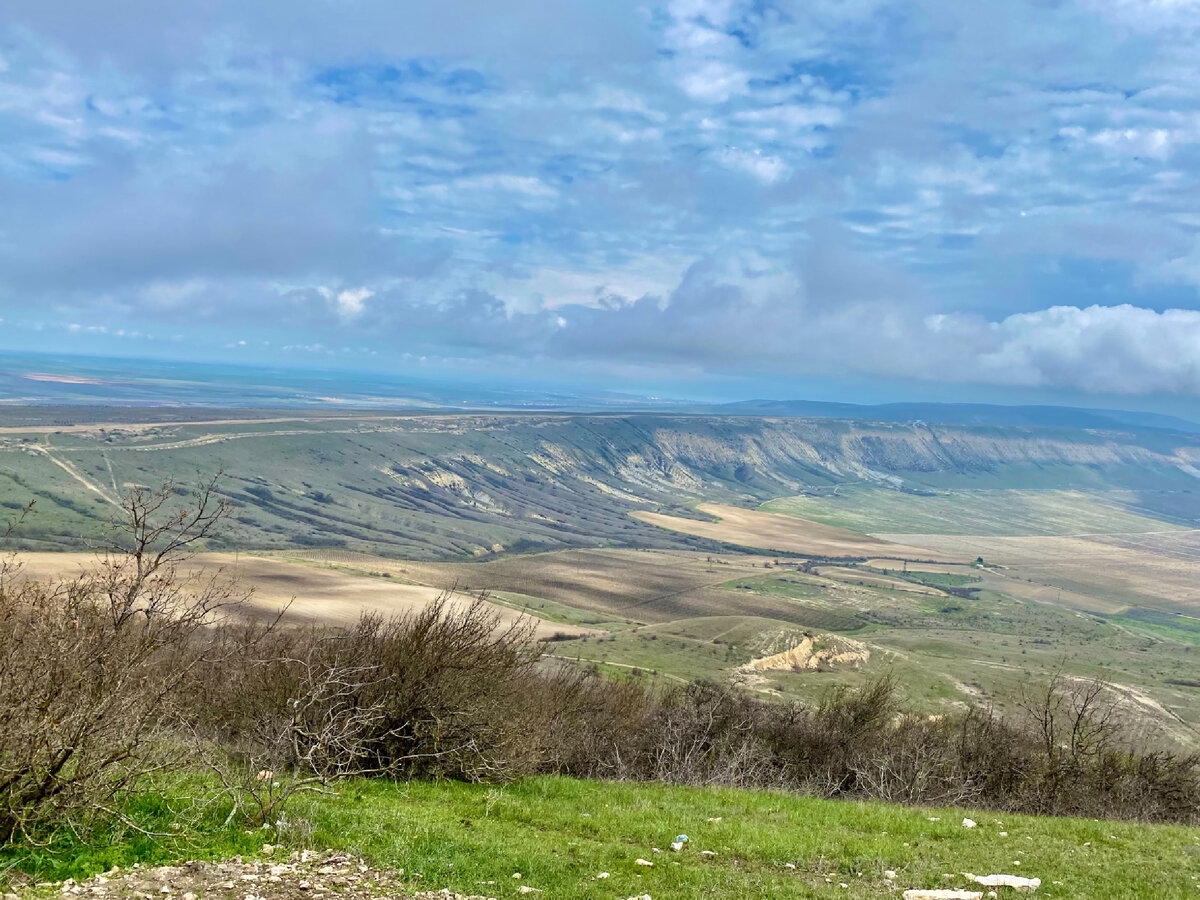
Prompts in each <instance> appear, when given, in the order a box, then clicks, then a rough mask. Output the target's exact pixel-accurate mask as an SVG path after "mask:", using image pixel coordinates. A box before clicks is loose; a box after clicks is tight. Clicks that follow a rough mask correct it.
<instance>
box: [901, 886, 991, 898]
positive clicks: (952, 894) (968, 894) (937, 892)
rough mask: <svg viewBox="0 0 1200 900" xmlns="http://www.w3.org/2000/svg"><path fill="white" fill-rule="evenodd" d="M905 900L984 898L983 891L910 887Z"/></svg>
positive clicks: (905, 893) (905, 894)
mask: <svg viewBox="0 0 1200 900" xmlns="http://www.w3.org/2000/svg"><path fill="white" fill-rule="evenodd" d="M904 900H983V891H958V890H953V889H950V888H936V889H932V890H931V889H926V888H910V889H909V890H907V891H905V892H904Z"/></svg>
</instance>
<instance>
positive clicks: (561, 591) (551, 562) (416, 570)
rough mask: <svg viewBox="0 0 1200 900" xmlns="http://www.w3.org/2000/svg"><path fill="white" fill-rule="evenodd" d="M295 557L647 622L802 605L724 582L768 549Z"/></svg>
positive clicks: (784, 613)
mask: <svg viewBox="0 0 1200 900" xmlns="http://www.w3.org/2000/svg"><path fill="white" fill-rule="evenodd" d="M288 557H289V558H291V559H297V560H304V561H307V562H309V563H310V564H313V565H324V566H339V567H347V568H351V569H354V570H358V571H373V572H386V573H388V574H389V575H391V576H392V577H393V578H396V579H401V580H404V581H408V582H413V583H416V584H425V585H435V586H446V585H457V586H458V587H459V589H460V590H469V591H472V592H476V591H496V592H513V593H517V594H522V595H525V596H529V597H536V598H541V599H544V600H550V601H553V602H555V603H561V604H564V605H566V606H570V607H574V608H575V609H578V610H587V611H589V612H594V613H598V614H600V615H603V616H609V617H612V618H620V619H626V618H627V619H629V620H632V621H639V622H648V623H653V622H669V621H673V620H675V619H680V618H689V617H693V616H719V615H730V614H737V615H758V616H763V617H765V618H770V619H777V620H782V621H789V622H790V621H793V620H794V619H795V618H796V617H797V616H798V615H800V610H799V609H798V607H797V605H796V604H795V603H794V602H793V601H791V600H788V599H786V598H781V597H772V596H765V595H759V594H752V593H741V592H739V593H734V592H732V591H730V590H728V589H727V588H725V587H721V585H724V584H725V583H726V582H729V581H734V580H736V579H738V578H742V577H746V576H753V575H758V574H761V573H762V566H763V564H764V563H767V562H769V561H770V558H769V557H763V556H751V555H741V554H728V555H719V554H705V553H697V552H693V551H668V550H629V549H615V548H614V549H593V550H560V551H555V552H552V553H535V554H528V555H516V556H506V557H500V558H498V559H493V560H488V561H487V562H478V563H476V562H471V563H425V562H410V561H403V560H388V559H382V558H380V557H375V556H367V555H365V554H360V553H351V552H346V551H340V550H332V551H330V550H312V551H295V552H291V553H289V554H288Z"/></svg>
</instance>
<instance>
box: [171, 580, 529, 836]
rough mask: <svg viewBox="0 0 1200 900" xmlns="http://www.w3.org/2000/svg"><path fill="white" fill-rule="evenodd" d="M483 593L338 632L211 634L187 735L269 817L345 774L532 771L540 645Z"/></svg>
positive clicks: (235, 790) (253, 810) (235, 629)
mask: <svg viewBox="0 0 1200 900" xmlns="http://www.w3.org/2000/svg"><path fill="white" fill-rule="evenodd" d="M530 632H531V626H530V623H529V622H528V621H525V620H519V621H517V622H515V623H513V624H512V625H510V626H508V627H501V624H500V620H499V617H498V614H497V613H496V612H495V611H493V610H492V609H491V608H490V607H489V606H488V605H487V604H486V603H485V602H484V601H483V600H479V601H476V602H474V603H471V604H469V605H466V606H463V605H461V604H459V603H458V602H456V601H453V600H452V598H451V596H450V595H449V594H446V595H443V596H442V597H439V598H438V599H437V600H435V601H434V602H433V603H431V604H428V605H427V606H426V607H424V608H423V609H421V610H420V611H417V612H414V613H411V614H409V615H406V616H402V617H393V618H384V617H381V616H377V615H368V616H364V617H363V618H362V619H361V620H360V621H359V622H358V623H357V624H356V625H354V626H353V627H351V628H348V629H344V630H318V629H296V628H274V627H271V626H262V625H254V624H250V625H239V626H230V627H227V628H225V629H223V630H222V631H221V632H220V633H219V634H218V635H216V636H215V637H214V639H213V645H214V647H215V648H219V649H217V650H216V651H210V653H209V655H208V658H209V660H210V662H211V663H212V665H210V666H207V667H205V668H203V669H201V670H199V674H200V676H201V681H202V682H203V683H201V684H197V686H196V688H195V689H194V690H193V691H191V692H190V693H191V696H193V697H195V698H197V702H196V703H195V705H194V706H193V708H191V709H190V710H189V711H188V712H187V715H186V716H185V719H186V722H187V729H188V731H189V732H190V733H191V734H192V735H193V736H194V738H195V739H196V740H197V741H199V742H200V743H202V744H203V745H204V746H205V747H206V748H207V751H208V758H209V760H210V765H211V767H212V768H213V769H215V770H216V771H217V772H219V773H220V774H221V777H222V780H223V782H224V784H225V785H226V789H227V790H228V792H229V793H230V795H231V796H232V797H233V798H234V812H231V816H232V815H235V814H236V813H237V811H238V810H242V811H244V812H246V813H247V814H248V817H249V818H250V819H251V820H253V821H255V822H268V821H274V819H275V818H276V817H277V815H278V813H279V812H280V810H282V808H283V807H284V805H285V804H286V803H287V800H288V799H289V798H290V797H291V796H292V795H293V794H294V793H296V792H298V791H303V790H313V789H320V788H322V787H325V786H328V785H330V784H331V783H333V782H334V781H336V780H338V779H341V778H344V777H347V776H350V775H359V776H363V775H368V776H386V777H392V778H411V777H450V778H459V779H466V780H473V781H480V780H488V781H504V780H509V779H512V778H515V777H517V776H519V775H522V774H527V773H529V772H532V771H535V770H536V769H537V768H538V767H539V761H540V756H539V752H538V750H539V739H538V737H539V736H538V734H537V732H536V731H535V730H532V729H531V728H530V723H529V713H530V711H531V709H532V707H531V704H530V698H531V697H532V696H533V695H534V694H536V690H537V687H538V684H539V682H538V680H537V678H536V673H535V667H536V664H537V660H538V658H539V650H538V649H537V647H536V645H535V644H534V643H533V642H532V641H531V639H530V637H531V634H530Z"/></svg>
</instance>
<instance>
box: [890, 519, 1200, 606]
mask: <svg viewBox="0 0 1200 900" xmlns="http://www.w3.org/2000/svg"><path fill="white" fill-rule="evenodd" d="M879 537H882V538H885V539H892V540H896V541H904V542H907V543H910V544H913V545H916V546H918V547H925V548H927V550H926V552H928V553H930V554H933V555H942V556H951V557H957V558H960V559H962V558H969V559H974V558H975V557H976V556H982V557H983V558H984V561H985V562H986V563H988V564H989V566H992V565H995V566H998V567H1001V568H997V569H996V570H995V571H994V572H992V573H990V574H987V573H980V574H983V575H984V586H985V587H991V588H994V589H995V590H999V591H1003V592H1004V593H1007V594H1012V595H1014V596H1021V597H1026V598H1029V599H1037V600H1048V601H1051V602H1058V603H1061V604H1062V605H1065V606H1071V607H1074V608H1078V609H1087V610H1093V611H1097V612H1118V611H1120V610H1121V609H1124V608H1126V607H1129V606H1144V607H1146V608H1149V609H1157V610H1162V611H1164V612H1176V611H1182V612H1185V613H1190V614H1193V615H1195V614H1200V538H1198V537H1197V535H1196V533H1195V532H1186V533H1180V532H1176V533H1165V534H1142V535H1119V536H1118V535H1096V536H1092V537H1025V536H1023V537H979V536H976V537H961V536H955V535H932V534H885V535H879Z"/></svg>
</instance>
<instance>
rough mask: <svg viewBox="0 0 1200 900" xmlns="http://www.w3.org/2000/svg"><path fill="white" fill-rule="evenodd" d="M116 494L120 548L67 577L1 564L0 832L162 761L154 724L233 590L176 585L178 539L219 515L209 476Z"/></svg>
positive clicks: (109, 796)
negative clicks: (42, 576) (187, 494)
mask: <svg viewBox="0 0 1200 900" xmlns="http://www.w3.org/2000/svg"><path fill="white" fill-rule="evenodd" d="M175 499H177V492H176V490H175V488H174V486H173V485H165V486H164V487H163V488H162V489H161V490H159V491H153V492H151V491H143V490H139V491H135V492H134V493H133V494H131V495H130V496H129V497H127V498H126V499H125V504H124V508H123V511H124V514H125V519H124V522H123V524H122V525H121V526H120V531H119V534H118V536H119V538H120V540H121V544H120V546H119V547H118V546H114V547H113V548H111V549H110V550H109V551H108V552H107V553H106V554H105V556H104V557H103V558H102V559H101V560H100V561H99V564H98V566H97V567H96V568H95V569H94V570H93V571H90V572H86V573H84V574H82V575H80V576H79V577H77V578H74V579H70V580H64V581H56V582H49V583H36V582H33V581H31V580H28V579H26V578H24V577H23V576H22V574H21V572H20V570H19V567H14V566H13V565H11V564H7V565H5V566H4V567H3V568H2V569H0V634H3V635H4V640H5V644H6V646H5V652H4V654H2V655H0V843H3V842H7V841H9V840H11V839H12V838H13V837H14V836H15V835H17V834H18V833H20V834H23V835H25V836H26V837H29V836H31V835H32V834H34V833H35V832H36V830H37V828H38V827H39V826H41V825H43V824H46V823H55V822H64V821H66V822H72V821H78V820H79V818H80V817H83V816H86V815H87V814H89V813H91V814H94V813H96V812H97V811H104V810H108V809H109V806H110V804H111V803H112V801H113V798H114V797H115V796H116V795H117V794H118V793H119V792H120V791H121V790H122V789H123V788H125V787H127V786H128V785H129V784H130V783H131V782H132V781H133V780H134V779H136V778H137V777H139V776H140V775H143V774H145V773H147V772H148V771H152V770H153V769H154V768H156V767H157V766H158V765H160V764H162V763H163V757H162V755H161V752H162V749H163V747H164V746H166V742H164V741H163V740H161V738H162V734H161V731H160V728H159V726H160V725H161V723H162V721H163V716H164V712H165V711H166V710H167V709H168V708H169V706H170V703H171V700H172V698H173V697H174V695H175V691H176V689H177V688H178V686H179V685H180V684H181V683H182V682H183V681H184V680H185V679H186V677H187V675H188V673H189V672H190V671H191V670H192V669H193V668H194V666H195V665H197V663H198V662H199V661H200V660H201V659H202V658H203V646H204V642H203V641H197V640H195V638H196V636H197V634H198V633H199V632H200V630H201V629H203V628H204V626H205V625H206V624H208V623H210V622H211V621H213V618H214V616H215V615H216V614H217V613H218V612H219V610H220V609H221V608H222V607H224V606H226V605H227V604H230V603H233V602H235V601H236V600H238V599H239V595H238V594H237V592H236V590H235V589H234V587H233V586H232V585H230V584H229V583H227V582H225V581H223V580H221V579H220V578H210V579H207V580H205V581H204V582H202V583H195V584H185V583H184V581H185V579H183V578H181V576H180V575H179V572H178V570H177V568H176V567H177V565H178V562H179V559H180V556H181V554H182V552H183V551H184V549H185V548H186V547H187V546H188V545H189V544H190V543H191V542H192V541H193V540H195V539H197V538H199V537H203V536H204V535H205V534H207V533H208V532H209V530H211V528H212V527H214V526H215V524H216V523H217V522H218V521H219V520H220V518H221V517H222V516H223V515H224V514H225V507H224V505H223V504H221V503H220V502H219V501H218V500H217V499H216V495H215V492H214V487H213V483H212V482H208V483H205V484H202V485H201V486H200V487H199V488H198V489H197V490H196V491H195V492H194V493H193V494H192V495H191V498H190V501H191V502H189V503H186V504H184V505H182V506H181V507H180V508H178V509H176V508H173V507H172V508H168V507H169V506H170V504H171V503H172V502H173V501H174V500H175Z"/></svg>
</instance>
